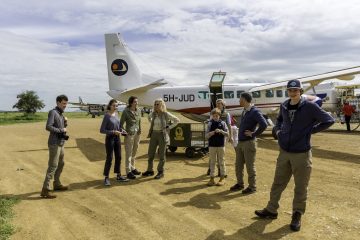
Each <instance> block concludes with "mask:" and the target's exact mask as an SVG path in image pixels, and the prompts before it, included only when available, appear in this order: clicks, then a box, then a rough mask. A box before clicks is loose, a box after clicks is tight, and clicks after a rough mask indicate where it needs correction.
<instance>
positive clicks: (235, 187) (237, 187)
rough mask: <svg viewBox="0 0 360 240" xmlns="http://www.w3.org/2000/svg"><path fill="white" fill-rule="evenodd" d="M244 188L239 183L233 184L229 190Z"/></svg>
mask: <svg viewBox="0 0 360 240" xmlns="http://www.w3.org/2000/svg"><path fill="white" fill-rule="evenodd" d="M243 189H244V186H241V185H240V184H238V183H237V184H235V185H234V186H232V187H231V188H230V191H234V192H235V191H240V190H243Z"/></svg>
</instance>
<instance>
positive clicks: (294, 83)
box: [286, 79, 302, 89]
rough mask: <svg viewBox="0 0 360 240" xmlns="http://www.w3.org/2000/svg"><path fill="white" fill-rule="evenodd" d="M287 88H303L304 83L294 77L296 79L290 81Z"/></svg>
mask: <svg viewBox="0 0 360 240" xmlns="http://www.w3.org/2000/svg"><path fill="white" fill-rule="evenodd" d="M286 88H287V89H291V88H296V89H302V84H301V82H300V81H299V80H297V79H294V80H290V81H288V83H287V86H286Z"/></svg>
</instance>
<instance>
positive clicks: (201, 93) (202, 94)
mask: <svg viewBox="0 0 360 240" xmlns="http://www.w3.org/2000/svg"><path fill="white" fill-rule="evenodd" d="M198 98H199V99H209V92H208V91H199V92H198Z"/></svg>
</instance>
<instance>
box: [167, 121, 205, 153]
mask: <svg viewBox="0 0 360 240" xmlns="http://www.w3.org/2000/svg"><path fill="white" fill-rule="evenodd" d="M206 127H207V125H206V124H205V123H179V124H178V125H177V126H176V127H174V128H173V129H171V130H170V144H169V145H168V150H169V151H170V152H175V151H176V150H177V149H178V147H184V148H185V155H186V156H187V157H188V158H192V157H194V156H195V153H201V154H204V155H205V154H207V153H208V152H209V146H208V140H207V139H206V137H205V132H206Z"/></svg>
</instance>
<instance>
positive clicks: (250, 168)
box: [230, 92, 267, 194]
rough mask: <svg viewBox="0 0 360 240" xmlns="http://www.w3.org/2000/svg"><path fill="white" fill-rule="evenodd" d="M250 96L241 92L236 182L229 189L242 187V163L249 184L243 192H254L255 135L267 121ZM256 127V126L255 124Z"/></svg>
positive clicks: (260, 131) (263, 128)
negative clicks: (241, 108)
mask: <svg viewBox="0 0 360 240" xmlns="http://www.w3.org/2000/svg"><path fill="white" fill-rule="evenodd" d="M251 101H252V96H251V95H250V93H247V92H244V93H242V94H241V97H240V100H239V103H240V107H243V108H244V110H243V113H242V115H241V120H240V126H239V135H238V139H239V143H238V145H237V146H236V149H235V150H236V163H235V165H236V166H235V167H236V168H235V172H236V178H237V183H236V184H235V185H234V186H232V187H231V188H230V191H240V190H242V189H244V165H246V170H247V173H248V182H249V186H248V187H247V188H246V189H245V190H243V191H242V193H243V194H250V193H254V192H256V179H255V177H256V169H255V158H256V137H257V136H259V135H260V134H261V133H262V132H263V131H264V130H265V129H266V127H267V123H266V120H265V118H264V117H263V115H262V114H261V112H260V111H259V110H258V109H257V108H256V107H254V106H253V105H252V104H251ZM257 125H258V127H257V128H256V126H257Z"/></svg>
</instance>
